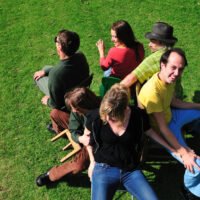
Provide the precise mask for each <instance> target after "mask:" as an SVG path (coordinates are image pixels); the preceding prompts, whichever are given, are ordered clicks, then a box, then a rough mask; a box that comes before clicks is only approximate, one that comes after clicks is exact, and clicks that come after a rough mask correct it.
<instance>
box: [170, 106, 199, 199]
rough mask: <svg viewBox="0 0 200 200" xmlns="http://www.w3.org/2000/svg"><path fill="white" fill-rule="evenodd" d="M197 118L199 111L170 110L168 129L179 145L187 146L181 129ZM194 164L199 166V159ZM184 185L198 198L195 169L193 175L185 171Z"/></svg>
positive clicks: (197, 178)
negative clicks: (170, 116)
mask: <svg viewBox="0 0 200 200" xmlns="http://www.w3.org/2000/svg"><path fill="white" fill-rule="evenodd" d="M199 117H200V110H190V109H172V120H171V122H170V123H169V128H170V130H171V131H172V133H173V134H174V136H175V137H176V138H177V140H178V141H179V143H180V144H181V145H183V146H187V144H186V143H185V141H184V138H183V136H182V133H181V128H182V127H183V125H185V124H186V123H189V122H191V121H193V120H195V119H198V118H199ZM171 154H172V156H173V157H175V158H176V159H177V160H178V161H180V162H181V163H182V160H181V159H180V157H177V156H174V155H173V153H171ZM196 163H197V164H198V165H199V166H200V160H199V159H197V160H196ZM184 185H185V187H186V188H187V189H188V190H189V191H190V192H192V193H193V194H194V195H196V196H198V197H200V171H199V170H198V169H196V168H195V169H194V174H193V173H191V172H190V171H189V170H186V171H185V174H184Z"/></svg>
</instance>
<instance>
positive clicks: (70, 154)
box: [60, 147, 81, 162]
mask: <svg viewBox="0 0 200 200" xmlns="http://www.w3.org/2000/svg"><path fill="white" fill-rule="evenodd" d="M80 149H81V147H80V148H78V149H74V150H73V151H71V152H70V153H68V154H67V155H66V156H65V157H63V158H62V159H61V160H60V162H64V161H65V160H67V159H68V158H70V157H71V156H73V155H74V154H76V153H77V152H79V151H80Z"/></svg>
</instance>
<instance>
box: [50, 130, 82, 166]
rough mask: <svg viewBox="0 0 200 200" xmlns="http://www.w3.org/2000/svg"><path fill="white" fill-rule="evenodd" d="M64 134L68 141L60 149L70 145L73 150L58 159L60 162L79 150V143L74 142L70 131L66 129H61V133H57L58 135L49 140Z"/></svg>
mask: <svg viewBox="0 0 200 200" xmlns="http://www.w3.org/2000/svg"><path fill="white" fill-rule="evenodd" d="M64 135H66V136H67V138H68V140H69V143H68V144H67V145H66V146H65V147H63V148H62V150H63V151H64V150H66V149H67V148H68V147H70V146H71V147H72V148H73V150H72V151H71V152H70V153H68V154H67V155H66V156H65V157H63V158H62V159H61V160H60V162H64V161H65V160H67V159H68V158H70V157H71V156H73V155H74V154H76V153H77V152H79V151H80V150H81V146H80V144H78V143H76V142H74V140H73V139H72V136H71V133H70V131H69V130H68V129H65V130H64V131H62V132H61V133H59V134H58V135H56V136H55V137H53V138H52V139H51V141H52V142H54V141H55V140H57V139H58V138H60V137H62V136H64Z"/></svg>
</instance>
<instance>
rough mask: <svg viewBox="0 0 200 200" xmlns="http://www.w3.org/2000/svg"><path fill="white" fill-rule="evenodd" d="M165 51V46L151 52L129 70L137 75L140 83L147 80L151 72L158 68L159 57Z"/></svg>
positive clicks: (151, 74)
mask: <svg viewBox="0 0 200 200" xmlns="http://www.w3.org/2000/svg"><path fill="white" fill-rule="evenodd" d="M166 51H167V48H165V47H164V48H161V49H159V50H158V51H156V52H154V53H152V54H151V55H150V56H148V57H146V58H145V59H144V60H143V61H142V62H141V63H140V64H139V66H138V67H136V68H135V69H134V70H133V71H132V72H131V73H133V74H134V75H135V76H136V77H137V79H138V80H139V82H140V83H141V84H142V83H144V82H145V81H147V80H148V79H149V78H151V77H152V76H153V74H155V73H156V72H158V71H159V70H160V58H161V56H162V55H163V53H165V52H166Z"/></svg>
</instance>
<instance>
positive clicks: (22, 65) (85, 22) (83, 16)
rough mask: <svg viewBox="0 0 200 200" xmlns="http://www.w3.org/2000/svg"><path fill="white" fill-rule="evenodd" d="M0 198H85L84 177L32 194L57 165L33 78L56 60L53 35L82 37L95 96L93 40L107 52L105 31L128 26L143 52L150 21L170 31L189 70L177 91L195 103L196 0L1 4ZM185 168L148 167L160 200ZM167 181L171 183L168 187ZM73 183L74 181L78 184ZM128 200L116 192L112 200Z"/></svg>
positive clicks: (170, 194)
mask: <svg viewBox="0 0 200 200" xmlns="http://www.w3.org/2000/svg"><path fill="white" fill-rule="evenodd" d="M0 16H1V20H0V45H1V48H0V111H1V114H0V130H1V131H0V135H1V139H0V180H1V181H0V199H1V200H18V199H20V200H27V199H28V200H60V199H62V200H73V199H74V200H78V199H81V200H82V199H89V198H90V188H89V183H88V180H87V178H86V174H83V175H81V177H76V178H74V182H73V181H66V180H63V181H62V182H60V183H58V184H55V185H53V186H52V187H51V188H46V187H42V188H38V187H37V186H36V185H35V178H36V177H37V176H38V175H39V174H40V173H42V172H45V171H46V170H47V169H48V168H49V167H51V166H53V165H55V164H59V160H60V158H61V157H62V156H63V155H64V154H65V153H64V152H62V151H60V148H61V147H62V146H64V144H65V140H59V141H57V142H55V143H51V142H50V138H51V137H52V135H51V134H50V133H49V132H48V131H47V130H46V128H45V127H46V124H47V123H48V122H49V111H50V110H49V108H47V107H45V106H43V105H41V102H40V100H41V97H42V94H41V93H40V92H39V91H38V90H37V88H36V87H35V85H34V84H33V80H32V76H33V73H34V72H35V71H36V70H39V69H40V68H42V67H43V66H44V65H46V64H56V63H57V62H58V57H57V55H56V51H55V44H54V42H53V38H54V36H55V35H56V34H57V32H58V31H59V30H61V29H63V28H66V29H70V30H74V31H76V32H78V33H79V35H80V37H81V48H80V50H81V51H83V52H84V53H85V55H86V56H87V58H88V62H89V64H90V68H91V71H92V72H93V73H94V80H93V83H92V87H91V88H92V89H93V90H94V91H95V92H96V93H98V87H99V84H100V80H101V77H102V72H101V70H100V67H99V65H98V51H97V48H96V46H95V43H96V41H97V40H98V39H99V38H102V39H104V40H105V42H106V47H107V50H108V49H109V48H110V47H111V46H112V44H111V42H110V25H111V24H112V23H113V22H114V21H116V20H119V19H124V20H127V21H128V22H129V23H130V24H131V26H132V27H133V29H134V32H135V35H136V37H137V38H138V40H139V41H141V42H143V44H144V46H145V49H146V56H147V55H148V54H149V53H150V52H149V51H148V48H147V46H148V41H147V40H146V39H145V38H144V34H145V33H146V32H148V31H150V30H151V27H152V24H153V23H154V22H156V21H165V22H168V23H169V24H172V25H173V26H174V29H175V30H174V35H175V36H176V37H177V38H178V39H179V42H178V43H177V45H176V46H177V47H181V48H183V49H184V50H185V51H186V54H187V57H188V61H189V66H188V68H187V69H186V70H185V72H184V75H183V78H182V85H183V90H184V92H183V96H184V98H185V99H186V100H190V101H192V100H193V101H196V102H200V89H199V88H200V81H199V78H200V70H199V53H198V52H199V44H200V29H199V26H200V21H199V19H200V0H180V1H175V0H165V1H162V0H158V1H154V0H142V1H141V0H134V1H133V0H125V1H121V0H105V1H100V0H65V1H64V0H57V1H55V0H48V1H42V0H41V1H38V0H29V1H26V0H18V1H14V0H8V1H3V0H0ZM182 170H183V168H182V167H181V166H179V165H177V164H176V163H171V164H169V163H164V164H160V163H152V164H151V168H150V169H149V168H148V169H147V170H146V171H145V174H146V175H147V177H148V179H149V180H150V181H151V183H152V184H153V186H154V188H155V189H156V192H157V193H158V195H159V197H160V199H162V200H178V199H179V198H180V197H179V194H178V191H177V189H178V188H179V185H178V184H179V183H181V180H180V179H181V176H177V174H179V173H180V174H181V172H182ZM170 178H171V180H170ZM76 180H77V181H76ZM117 198H120V199H130V195H128V194H123V193H121V192H119V193H117V195H116V198H115V199H117Z"/></svg>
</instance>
